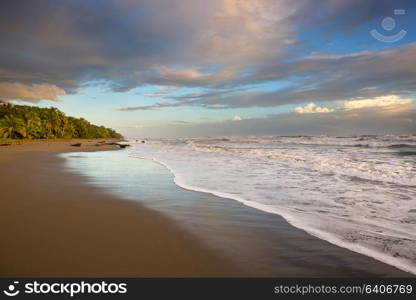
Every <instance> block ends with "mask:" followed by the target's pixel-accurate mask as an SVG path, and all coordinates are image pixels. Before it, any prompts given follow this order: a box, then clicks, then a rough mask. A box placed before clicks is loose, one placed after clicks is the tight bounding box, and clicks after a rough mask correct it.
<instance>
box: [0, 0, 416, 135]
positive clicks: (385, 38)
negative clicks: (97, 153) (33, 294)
mask: <svg viewBox="0 0 416 300" xmlns="http://www.w3.org/2000/svg"><path fill="white" fill-rule="evenodd" d="M415 25H416V1H413V0H408V1H400V0H398V1H385V0H366V1H362V0H360V1H359V0H326V1H322V0H297V1H291V0H210V1H206V0H192V1H191V0H122V1H120V0H89V1H85V0H70V1H68V0H37V1H23V0H2V1H1V2H0V40H1V41H2V44H1V47H0V100H3V101H8V102H12V103H15V104H24V105H36V106H40V107H51V106H53V107H57V108H58V109H60V110H62V111H63V112H65V113H66V114H67V115H70V116H75V117H84V118H86V119H87V120H89V121H91V122H92V123H94V124H98V125H104V126H107V127H112V128H114V129H116V130H117V131H119V132H121V133H122V134H123V135H125V136H126V137H133V136H134V137H165V136H168V137H173V136H221V135H303V134H308V135H321V134H328V135H355V134H416V26H415Z"/></svg>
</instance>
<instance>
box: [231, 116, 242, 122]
mask: <svg viewBox="0 0 416 300" xmlns="http://www.w3.org/2000/svg"><path fill="white" fill-rule="evenodd" d="M232 120H233V121H241V120H242V118H241V117H240V116H238V115H236V116H234V117H233V118H232Z"/></svg>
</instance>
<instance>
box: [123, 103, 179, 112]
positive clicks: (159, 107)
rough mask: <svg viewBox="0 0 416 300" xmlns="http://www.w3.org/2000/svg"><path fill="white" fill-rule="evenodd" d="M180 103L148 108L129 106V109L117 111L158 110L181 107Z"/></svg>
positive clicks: (160, 104) (149, 106)
mask: <svg viewBox="0 0 416 300" xmlns="http://www.w3.org/2000/svg"><path fill="white" fill-rule="evenodd" d="M182 105H183V104H182V103H178V102H165V103H156V104H154V105H148V106H129V107H122V108H118V109H117V110H118V111H135V110H160V109H162V108H166V107H177V106H182Z"/></svg>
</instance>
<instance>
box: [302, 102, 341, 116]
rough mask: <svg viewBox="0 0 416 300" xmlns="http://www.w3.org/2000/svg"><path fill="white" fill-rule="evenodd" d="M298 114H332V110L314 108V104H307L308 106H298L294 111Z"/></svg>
mask: <svg viewBox="0 0 416 300" xmlns="http://www.w3.org/2000/svg"><path fill="white" fill-rule="evenodd" d="M294 111H295V112H297V113H298V114H322V113H330V112H333V111H334V110H333V109H330V108H327V107H320V106H316V105H315V104H314V103H309V104H308V105H306V106H304V107H302V106H298V107H295V109H294Z"/></svg>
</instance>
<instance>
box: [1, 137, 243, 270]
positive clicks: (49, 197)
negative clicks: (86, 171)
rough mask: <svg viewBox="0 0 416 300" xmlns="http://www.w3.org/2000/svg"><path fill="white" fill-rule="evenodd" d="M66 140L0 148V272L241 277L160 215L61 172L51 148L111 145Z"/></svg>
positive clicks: (68, 149)
mask: <svg viewBox="0 0 416 300" xmlns="http://www.w3.org/2000/svg"><path fill="white" fill-rule="evenodd" d="M74 141H75V140H71V141H53V142H52V141H42V142H32V141H28V142H24V143H22V144H21V145H13V146H7V147H0V148H1V149H0V170H1V172H0V185H1V193H2V197H1V198H2V199H1V200H0V201H1V202H2V203H1V204H2V210H1V212H0V214H1V216H0V231H1V235H2V240H3V243H2V244H3V245H4V246H3V247H1V249H0V277H225V276H226V277H237V276H244V273H243V272H241V270H239V268H237V267H236V266H234V265H232V264H231V263H229V262H227V261H226V260H224V259H223V258H222V257H219V256H218V255H216V253H213V251H211V250H209V249H207V247H204V246H203V245H202V244H201V243H199V241H198V240H197V239H196V238H194V237H193V236H191V235H190V234H188V233H187V232H185V231H184V230H182V229H180V228H179V227H178V226H176V225H175V224H174V222H171V221H170V220H169V219H168V218H166V217H164V216H162V215H161V214H160V213H157V212H155V211H152V210H149V209H147V208H145V207H143V206H142V205H140V204H138V203H131V202H129V201H123V200H120V199H119V198H118V197H115V196H112V195H110V194H108V193H105V192H104V191H102V190H101V189H99V188H96V187H92V186H90V185H88V184H86V183H85V182H84V181H85V178H83V176H82V175H77V174H73V173H71V172H68V170H65V167H64V158H62V157H59V155H58V154H59V153H63V152H83V151H87V152H88V151H97V150H98V151H103V150H115V149H118V146H114V145H109V146H100V147H96V146H95V145H94V144H95V143H96V141H95V140H93V141H90V142H88V141H87V142H86V141H85V140H83V143H85V144H83V145H82V147H72V146H70V144H71V143H73V142H74ZM97 148H98V149H97Z"/></svg>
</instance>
